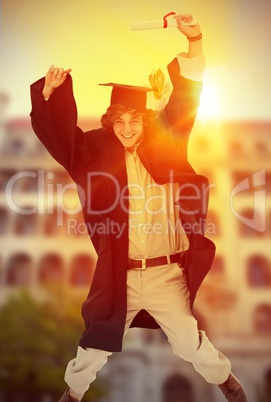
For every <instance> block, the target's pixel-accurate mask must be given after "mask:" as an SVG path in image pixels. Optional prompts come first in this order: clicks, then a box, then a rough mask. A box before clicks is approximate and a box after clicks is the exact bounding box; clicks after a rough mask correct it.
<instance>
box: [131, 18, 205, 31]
mask: <svg viewBox="0 0 271 402" xmlns="http://www.w3.org/2000/svg"><path fill="white" fill-rule="evenodd" d="M183 24H184V25H191V26H192V25H196V24H197V22H196V21H195V20H192V21H191V22H189V23H188V22H183ZM176 27H177V21H176V20H175V18H171V19H168V20H167V28H176ZM160 28H164V21H163V20H154V21H153V20H149V21H132V22H131V30H132V31H141V30H145V29H160Z"/></svg>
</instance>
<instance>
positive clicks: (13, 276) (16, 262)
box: [6, 253, 33, 286]
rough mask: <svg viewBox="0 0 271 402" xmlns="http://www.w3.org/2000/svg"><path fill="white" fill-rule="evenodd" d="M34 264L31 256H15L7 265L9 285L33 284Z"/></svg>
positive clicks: (23, 254) (7, 281)
mask: <svg viewBox="0 0 271 402" xmlns="http://www.w3.org/2000/svg"><path fill="white" fill-rule="evenodd" d="M32 275H33V262H32V259H31V257H30V256H29V255H27V254H25V253H18V254H15V255H13V256H12V257H11V258H10V260H9V262H8V264H7V275H6V278H7V279H6V284H7V285H11V286H14V285H19V286H25V285H29V284H30V283H31V279H32Z"/></svg>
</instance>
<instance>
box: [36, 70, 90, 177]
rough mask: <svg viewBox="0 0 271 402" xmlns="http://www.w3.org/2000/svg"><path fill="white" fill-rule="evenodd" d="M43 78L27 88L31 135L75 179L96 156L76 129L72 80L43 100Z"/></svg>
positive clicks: (88, 141) (83, 135) (80, 132)
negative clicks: (28, 89) (30, 108)
mask: <svg viewBox="0 0 271 402" xmlns="http://www.w3.org/2000/svg"><path fill="white" fill-rule="evenodd" d="M44 80H45V78H41V79H40V80H38V81H36V82H35V83H34V84H32V85H31V87H30V92H31V102H32V110H31V113H30V117H31V123H32V127H33V130H34V132H35V133H36V135H37V137H38V138H39V139H40V141H41V142H42V143H43V144H44V146H45V147H46V148H47V150H48V151H49V153H50V154H51V155H52V156H53V158H54V159H55V160H56V161H57V162H59V163H60V164H61V165H62V166H63V167H64V168H65V169H66V170H67V171H68V173H69V174H70V175H71V177H72V178H73V179H74V178H75V177H76V176H77V175H78V174H79V173H80V171H81V170H82V169H84V168H85V167H86V166H87V165H88V164H89V163H90V162H91V160H93V158H94V157H95V144H94V142H93V141H91V138H90V137H89V136H88V138H87V136H86V135H85V134H84V132H83V131H82V130H81V129H80V128H79V127H78V126H77V108H76V103H75V99H74V96H73V90H72V78H71V76H70V75H68V76H67V79H66V81H65V82H64V83H63V84H62V85H61V86H60V87H59V88H57V89H55V91H54V92H53V94H52V95H51V96H50V98H49V99H48V101H46V100H44V98H43V95H42V89H43V86H44Z"/></svg>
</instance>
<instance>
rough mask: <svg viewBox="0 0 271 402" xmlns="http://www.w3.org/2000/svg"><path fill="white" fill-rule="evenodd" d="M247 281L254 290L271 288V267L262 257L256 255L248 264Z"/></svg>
mask: <svg viewBox="0 0 271 402" xmlns="http://www.w3.org/2000/svg"><path fill="white" fill-rule="evenodd" d="M247 281H248V284H249V286H250V287H252V288H265V287H271V267H270V262H269V260H268V259H267V258H266V257H264V256H262V255H254V256H252V257H250V258H249V260H248V262H247Z"/></svg>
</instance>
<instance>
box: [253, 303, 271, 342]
mask: <svg viewBox="0 0 271 402" xmlns="http://www.w3.org/2000/svg"><path fill="white" fill-rule="evenodd" d="M253 318H254V319H253V322H254V330H255V331H256V332H257V333H258V334H262V335H265V334H267V335H270V334H271V304H260V305H259V306H258V307H257V308H256V309H255V311H254V317H253Z"/></svg>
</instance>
